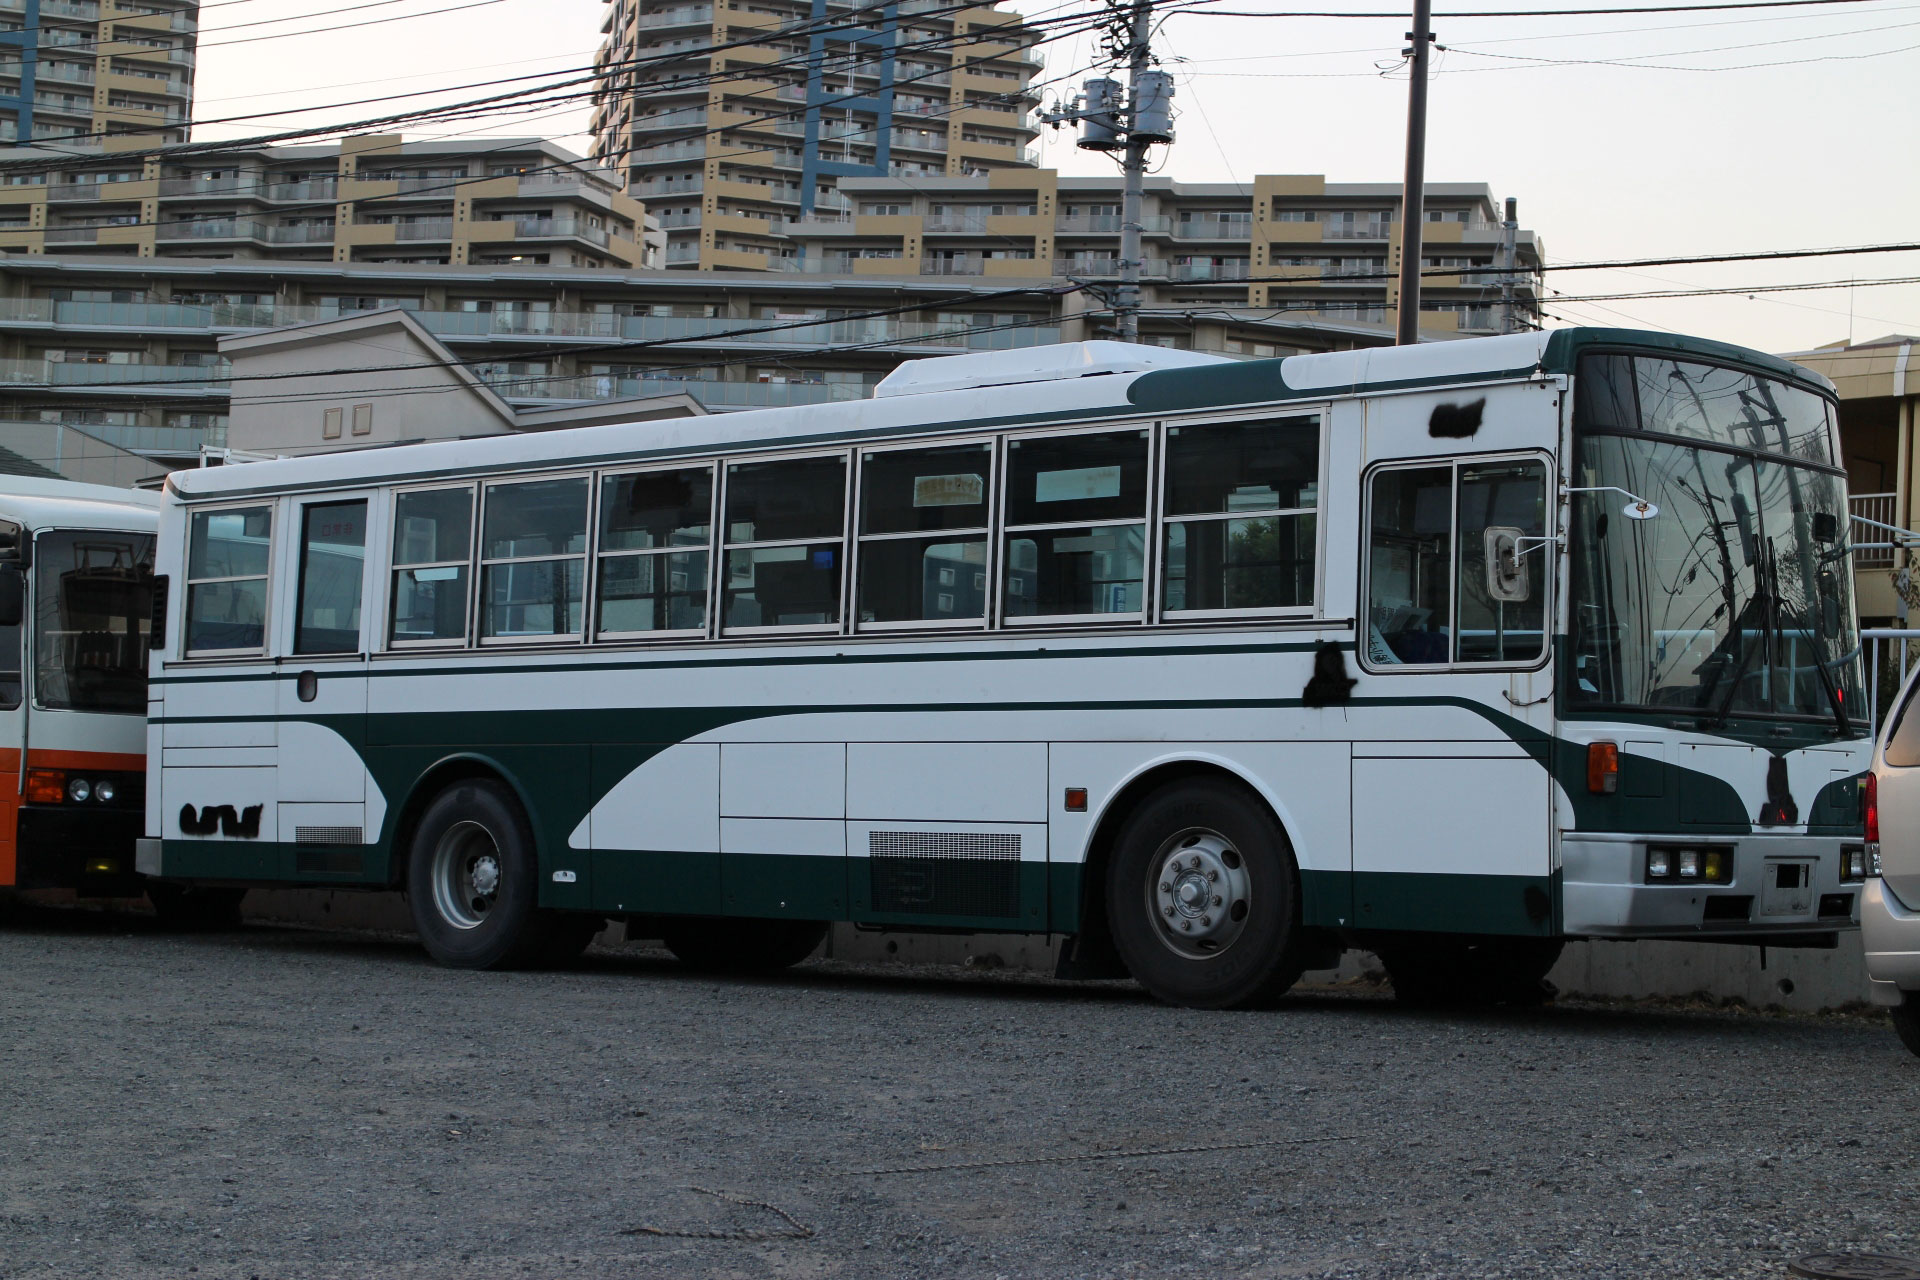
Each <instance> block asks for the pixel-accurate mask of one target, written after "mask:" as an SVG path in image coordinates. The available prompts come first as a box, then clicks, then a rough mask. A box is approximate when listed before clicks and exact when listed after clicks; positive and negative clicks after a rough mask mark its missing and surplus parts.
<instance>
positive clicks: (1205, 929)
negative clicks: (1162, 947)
mask: <svg viewBox="0 0 1920 1280" xmlns="http://www.w3.org/2000/svg"><path fill="white" fill-rule="evenodd" d="M1152 865H1153V877H1152V880H1151V881H1150V882H1149V883H1148V885H1147V909H1148V910H1149V911H1150V912H1151V913H1152V915H1153V920H1154V925H1155V931H1156V932H1157V933H1158V934H1159V936H1160V940H1161V941H1162V942H1164V943H1165V944H1166V945H1167V946H1168V947H1169V948H1170V949H1171V950H1172V951H1173V952H1174V953H1175V954H1176V955H1181V956H1184V957H1186V958H1188V959H1190V960H1204V959H1207V958H1208V957H1211V956H1217V955H1219V954H1220V953H1221V952H1222V951H1225V950H1226V949H1227V948H1228V947H1230V946H1232V945H1233V943H1234V941H1235V940H1236V939H1237V938H1239V936H1240V935H1241V933H1242V932H1244V931H1245V929H1246V926H1247V918H1248V915H1249V913H1250V911H1251V908H1252V905H1253V902H1252V884H1251V882H1250V880H1249V878H1248V876H1247V864H1246V859H1244V858H1242V857H1241V856H1240V851H1239V850H1238V849H1235V848H1234V847H1233V845H1232V844H1231V843H1230V842H1229V841H1228V840H1227V838H1226V837H1225V836H1223V835H1221V834H1220V833H1219V832H1217V831H1209V830H1206V829H1205V828H1195V829H1192V830H1188V831H1183V832H1181V833H1180V834H1178V835H1176V836H1174V837H1173V838H1172V839H1171V840H1168V841H1167V842H1166V843H1165V844H1163V845H1161V846H1160V851H1159V852H1158V853H1157V854H1155V855H1154V859H1153V864H1152Z"/></svg>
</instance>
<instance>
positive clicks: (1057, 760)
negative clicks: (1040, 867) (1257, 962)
mask: <svg viewBox="0 0 1920 1280" xmlns="http://www.w3.org/2000/svg"><path fill="white" fill-rule="evenodd" d="M1306 714H1308V715H1315V714H1323V713H1312V712H1309V713H1306ZM1302 727H1303V728H1304V727H1305V726H1302ZM1347 753H1348V748H1347V744H1346V743H1345V742H1315V741H1304V742H1299V741H1296V742H1193V743H1169V742H1056V743H1054V744H1052V746H1051V748H1050V751H1049V764H1048V774H1049V778H1050V780H1051V787H1050V788H1049V791H1050V794H1049V802H1050V803H1051V804H1052V805H1053V806H1054V808H1053V811H1052V813H1051V814H1050V816H1049V822H1050V825H1051V834H1050V846H1049V854H1048V858H1049V862H1050V863H1051V866H1052V868H1053V877H1054V879H1053V888H1054V892H1053V905H1052V928H1053V929H1054V930H1055V931H1056V932H1062V933H1067V932H1073V931H1075V930H1077V929H1078V928H1079V927H1080V921H1079V919H1078V911H1079V905H1080V887H1081V880H1082V876H1083V873H1084V870H1085V864H1086V858H1087V853H1088V843H1089V842H1090V841H1091V840H1092V838H1093V833H1094V831H1095V830H1096V828H1097V827H1098V825H1099V822H1100V819H1101V816H1102V815H1103V814H1104V813H1105V812H1106V811H1107V809H1108V808H1109V807H1110V806H1111V805H1112V803H1113V801H1114V800H1115V799H1116V798H1117V797H1118V796H1119V795H1120V793H1121V792H1122V791H1124V790H1126V788H1127V785H1128V784H1129V783H1130V782H1132V781H1133V780H1134V779H1136V778H1138V777H1140V776H1141V775H1143V774H1145V773H1147V772H1148V771H1149V770H1151V769H1155V768H1158V767H1160V766H1162V765H1168V764H1176V763H1195V762H1197V763H1203V764H1209V765H1212V766H1214V767H1216V768H1219V769H1221V770H1224V771H1225V772H1227V773H1230V774H1233V775H1235V776H1237V777H1239V778H1240V779H1242V780H1243V781H1245V782H1246V783H1247V785H1249V786H1250V787H1252V788H1253V789H1254V790H1255V791H1257V792H1258V793H1259V794H1260V795H1261V797H1262V798H1263V799H1265V800H1266V802H1267V804H1268V806H1269V807H1270V808H1272V810H1273V812H1274V815H1275V816H1276V817H1277V818H1279V820H1280V825H1281V827H1282V828H1283V829H1284V830H1285V831H1286V833H1287V838H1288V840H1289V841H1290V842H1291V843H1292V845H1293V856H1294V860H1295V862H1296V863H1297V864H1298V865H1299V867H1300V891H1301V904H1300V907H1301V919H1302V921H1303V923H1305V924H1308V925H1313V926H1320V927H1326V928H1343V927H1347V926H1350V925H1351V924H1352V922H1353V892H1352V879H1353V876H1352V871H1353V849H1352V840H1351V832H1350V831H1349V828H1348V823H1347V809H1348V803H1349V801H1348V784H1349V773H1348V762H1347ZM1079 787H1085V788H1086V789H1087V799H1088V802H1087V808H1086V811H1085V812H1083V813H1070V812H1068V811H1067V810H1066V808H1065V799H1064V798H1065V795H1066V791H1067V789H1068V788H1079ZM1096 905H1097V904H1096Z"/></svg>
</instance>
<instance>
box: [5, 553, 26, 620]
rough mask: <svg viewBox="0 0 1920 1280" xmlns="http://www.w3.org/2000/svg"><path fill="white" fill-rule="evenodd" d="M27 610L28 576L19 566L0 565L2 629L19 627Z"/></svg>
mask: <svg viewBox="0 0 1920 1280" xmlns="http://www.w3.org/2000/svg"><path fill="white" fill-rule="evenodd" d="M26 609H27V575H26V574H24V573H22V572H20V566H19V565H17V564H0V627H17V626H19V625H20V619H21V617H22V615H24V614H25V613H26Z"/></svg>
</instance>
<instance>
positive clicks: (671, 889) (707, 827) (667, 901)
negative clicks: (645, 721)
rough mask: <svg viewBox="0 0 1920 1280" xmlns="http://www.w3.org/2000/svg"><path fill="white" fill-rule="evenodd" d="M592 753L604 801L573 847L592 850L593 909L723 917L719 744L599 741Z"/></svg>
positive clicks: (571, 839) (578, 830)
mask: <svg viewBox="0 0 1920 1280" xmlns="http://www.w3.org/2000/svg"><path fill="white" fill-rule="evenodd" d="M591 753H592V757H593V794H594V795H596V796H599V797H600V800H599V802H598V803H596V804H595V805H594V807H593V810H592V812H590V813H589V814H588V815H587V816H586V817H584V818H582V819H580V824H579V825H578V826H577V827H575V828H574V830H573V833H572V835H571V836H570V837H569V838H568V840H567V844H568V846H569V847H570V848H573V849H581V850H587V851H590V854H591V857H592V865H593V905H594V908H595V909H596V910H599V911H623V912H635V913H639V914H646V915H696V916H707V915H719V914H720V912H721V905H720V805H719V794H720V748H719V746H718V745H717V744H715V743H710V742H706V743H689V742H683V743H679V744H676V745H672V746H662V745H660V744H645V743H640V744H628V743H613V744H608V743H596V744H594V746H593V747H592V748H591Z"/></svg>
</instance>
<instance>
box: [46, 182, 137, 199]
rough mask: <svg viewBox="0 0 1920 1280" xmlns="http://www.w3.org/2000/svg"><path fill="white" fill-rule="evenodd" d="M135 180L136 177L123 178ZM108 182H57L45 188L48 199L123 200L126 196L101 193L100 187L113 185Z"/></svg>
mask: <svg viewBox="0 0 1920 1280" xmlns="http://www.w3.org/2000/svg"><path fill="white" fill-rule="evenodd" d="M125 181H128V182H136V181H138V179H137V178H128V179H125ZM114 185H116V184H114V183H110V182H59V183H55V184H54V185H53V186H50V187H48V188H47V199H49V200H116V199H118V200H125V199H128V197H126V196H111V195H105V194H103V193H102V191H101V188H103V187H109V186H114Z"/></svg>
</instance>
